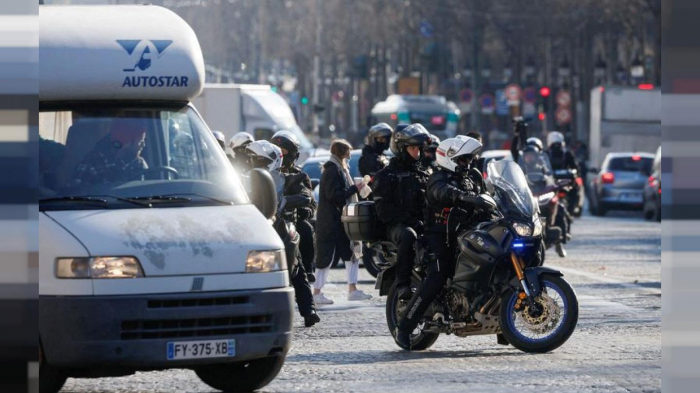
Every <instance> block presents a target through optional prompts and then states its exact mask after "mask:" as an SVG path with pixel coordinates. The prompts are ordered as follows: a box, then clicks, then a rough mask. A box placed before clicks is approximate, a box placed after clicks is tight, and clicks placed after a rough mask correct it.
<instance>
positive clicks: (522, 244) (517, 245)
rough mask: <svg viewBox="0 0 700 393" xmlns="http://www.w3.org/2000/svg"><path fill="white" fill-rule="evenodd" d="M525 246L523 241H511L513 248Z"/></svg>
mask: <svg viewBox="0 0 700 393" xmlns="http://www.w3.org/2000/svg"><path fill="white" fill-rule="evenodd" d="M523 247H525V244H524V243H513V248H523Z"/></svg>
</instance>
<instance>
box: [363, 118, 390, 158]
mask: <svg viewBox="0 0 700 393" xmlns="http://www.w3.org/2000/svg"><path fill="white" fill-rule="evenodd" d="M392 132H393V130H392V129H391V126H390V125H388V124H386V123H379V124H375V125H373V126H372V127H371V128H370V129H369V132H367V146H369V147H371V148H372V149H374V150H375V151H376V152H377V153H379V154H381V153H382V152H383V151H384V150H386V149H387V148H389V141H390V139H391V134H392ZM378 138H384V139H386V141H385V142H381V143H380V142H377V139H378Z"/></svg>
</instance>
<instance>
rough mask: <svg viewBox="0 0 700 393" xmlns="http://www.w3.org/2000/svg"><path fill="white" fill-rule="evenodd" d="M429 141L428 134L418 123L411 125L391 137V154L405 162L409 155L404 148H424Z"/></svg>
mask: <svg viewBox="0 0 700 393" xmlns="http://www.w3.org/2000/svg"><path fill="white" fill-rule="evenodd" d="M428 140H430V134H429V133H428V131H427V130H426V129H425V127H423V126H422V125H421V124H419V123H414V124H411V125H409V126H407V127H405V128H403V129H400V130H398V127H397V131H394V134H393V136H392V137H391V152H392V153H394V155H395V156H397V157H399V159H401V160H406V159H407V158H408V157H409V155H408V153H407V152H406V148H407V147H409V146H420V147H425V146H426V144H427V143H428Z"/></svg>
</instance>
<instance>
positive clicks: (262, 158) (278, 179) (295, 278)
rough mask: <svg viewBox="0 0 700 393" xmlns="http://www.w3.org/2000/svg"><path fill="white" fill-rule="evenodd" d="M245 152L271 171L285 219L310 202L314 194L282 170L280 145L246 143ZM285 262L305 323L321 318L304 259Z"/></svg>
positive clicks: (259, 165)
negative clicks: (299, 185)
mask: <svg viewBox="0 0 700 393" xmlns="http://www.w3.org/2000/svg"><path fill="white" fill-rule="evenodd" d="M246 153H247V154H248V156H249V157H250V158H251V162H252V165H253V167H254V168H262V169H266V170H268V171H269V172H270V175H272V179H273V180H274V181H275V186H276V188H277V194H278V195H280V196H281V197H280V198H279V199H280V208H283V217H284V219H286V218H287V217H288V214H287V213H289V212H293V211H295V210H296V209H300V208H304V207H308V206H310V205H311V204H312V202H313V194H312V193H311V192H310V191H309V190H307V189H305V188H300V187H297V185H298V184H297V183H298V182H297V180H298V178H297V177H295V176H294V175H288V174H285V173H282V172H281V167H282V160H283V159H282V157H283V154H282V150H281V149H280V148H279V147H277V146H275V145H273V144H272V143H270V142H268V141H256V142H252V143H249V144H248V146H247V147H246ZM299 190H300V192H298V193H297V192H296V191H299ZM276 229H277V228H276ZM287 262H288V265H289V275H290V280H291V282H292V285H293V286H294V296H295V298H296V302H297V306H298V307H299V314H301V316H302V317H304V325H305V326H306V327H311V326H313V325H314V324H316V323H318V322H320V321H321V318H319V316H318V314H317V313H316V305H315V304H314V298H313V294H312V292H311V286H310V285H309V281H308V280H307V277H306V272H305V270H304V265H303V263H297V262H298V261H287Z"/></svg>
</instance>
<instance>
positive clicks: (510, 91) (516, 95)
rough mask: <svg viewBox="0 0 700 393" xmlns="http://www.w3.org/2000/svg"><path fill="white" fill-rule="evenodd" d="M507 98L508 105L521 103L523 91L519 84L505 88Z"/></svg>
mask: <svg viewBox="0 0 700 393" xmlns="http://www.w3.org/2000/svg"><path fill="white" fill-rule="evenodd" d="M505 93H506V99H507V100H508V106H518V105H520V97H521V95H522V93H523V91H522V90H521V89H520V86H518V85H508V86H506V88H505Z"/></svg>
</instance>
